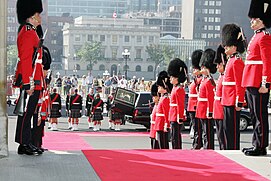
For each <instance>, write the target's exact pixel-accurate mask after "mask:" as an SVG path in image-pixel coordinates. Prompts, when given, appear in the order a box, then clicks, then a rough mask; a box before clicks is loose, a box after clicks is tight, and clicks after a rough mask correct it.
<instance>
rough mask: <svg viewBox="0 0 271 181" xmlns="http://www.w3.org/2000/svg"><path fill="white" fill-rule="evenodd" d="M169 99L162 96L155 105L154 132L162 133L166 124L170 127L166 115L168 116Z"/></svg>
mask: <svg viewBox="0 0 271 181" xmlns="http://www.w3.org/2000/svg"><path fill="white" fill-rule="evenodd" d="M169 102H170V101H169V97H168V96H167V95H164V96H163V97H161V98H160V100H159V103H158V105H157V112H156V119H155V125H154V129H155V130H156V131H163V130H164V126H165V124H166V123H167V127H168V128H169V127H170V124H169V120H168V114H169Z"/></svg>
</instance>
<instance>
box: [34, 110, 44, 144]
mask: <svg viewBox="0 0 271 181" xmlns="http://www.w3.org/2000/svg"><path fill="white" fill-rule="evenodd" d="M37 110H39V107H38V108H37ZM44 126H45V121H44V120H42V121H41V124H40V125H38V113H35V114H34V115H33V128H32V129H31V136H32V139H31V141H32V144H33V145H35V146H36V147H38V148H40V147H41V145H42V136H43V132H44Z"/></svg>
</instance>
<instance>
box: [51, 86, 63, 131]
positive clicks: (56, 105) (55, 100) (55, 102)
mask: <svg viewBox="0 0 271 181" xmlns="http://www.w3.org/2000/svg"><path fill="white" fill-rule="evenodd" d="M57 90H58V89H57V88H54V89H53V93H52V94H51V95H50V100H51V102H50V107H51V111H50V123H51V125H52V126H51V130H52V131H57V130H58V129H57V124H58V120H57V119H58V118H60V117H61V107H62V106H61V96H60V94H59V93H57Z"/></svg>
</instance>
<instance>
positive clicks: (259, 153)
mask: <svg viewBox="0 0 271 181" xmlns="http://www.w3.org/2000/svg"><path fill="white" fill-rule="evenodd" d="M245 155H247V156H264V155H267V151H266V148H254V149H251V150H247V151H245Z"/></svg>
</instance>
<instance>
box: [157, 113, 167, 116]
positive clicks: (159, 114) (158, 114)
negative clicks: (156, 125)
mask: <svg viewBox="0 0 271 181" xmlns="http://www.w3.org/2000/svg"><path fill="white" fill-rule="evenodd" d="M156 116H158V117H162V116H165V114H161V113H156Z"/></svg>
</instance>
